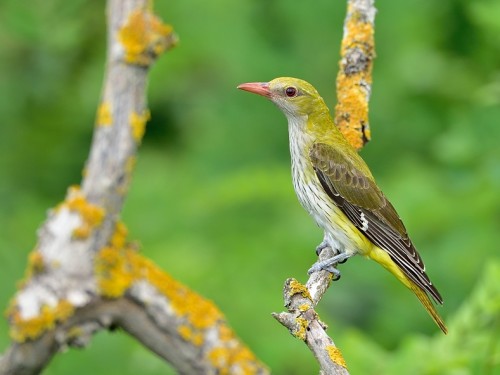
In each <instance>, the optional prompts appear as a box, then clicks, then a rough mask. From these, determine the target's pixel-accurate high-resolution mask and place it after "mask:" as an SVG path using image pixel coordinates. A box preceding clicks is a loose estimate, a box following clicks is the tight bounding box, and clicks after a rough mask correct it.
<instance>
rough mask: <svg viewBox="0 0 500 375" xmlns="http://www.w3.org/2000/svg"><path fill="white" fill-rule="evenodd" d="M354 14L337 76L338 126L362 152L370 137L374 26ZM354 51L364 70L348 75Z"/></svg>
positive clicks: (353, 12) (347, 23) (347, 24)
mask: <svg viewBox="0 0 500 375" xmlns="http://www.w3.org/2000/svg"><path fill="white" fill-rule="evenodd" d="M348 13H349V14H350V15H351V16H350V17H349V19H348V20H347V22H346V27H345V30H346V32H345V34H344V38H343V40H342V47H341V54H342V59H341V63H340V71H339V74H338V76H337V98H338V104H337V106H336V107H335V123H336V125H337V126H338V127H339V129H340V130H341V131H342V133H343V134H344V136H345V137H346V139H347V140H348V141H349V142H350V143H351V145H352V146H353V147H355V148H356V149H358V150H359V149H361V148H362V147H363V146H364V144H365V143H366V142H368V141H369V140H370V138H371V132H370V128H369V122H368V100H369V90H367V89H366V87H365V86H366V85H367V84H368V85H370V84H371V82H372V65H373V64H372V61H373V57H374V52H373V51H374V37H373V35H374V30H373V25H372V24H371V23H369V22H365V20H364V19H363V17H361V16H360V15H359V14H358V13H356V12H355V11H354V10H353V9H352V8H349V10H348ZM354 48H357V49H358V50H361V52H362V53H363V54H364V55H365V59H366V61H364V65H361V67H362V69H361V70H359V71H354V72H346V71H345V69H344V68H345V67H344V66H343V64H344V63H346V61H347V59H346V55H347V54H348V53H349V52H350V51H352V50H353V49H354Z"/></svg>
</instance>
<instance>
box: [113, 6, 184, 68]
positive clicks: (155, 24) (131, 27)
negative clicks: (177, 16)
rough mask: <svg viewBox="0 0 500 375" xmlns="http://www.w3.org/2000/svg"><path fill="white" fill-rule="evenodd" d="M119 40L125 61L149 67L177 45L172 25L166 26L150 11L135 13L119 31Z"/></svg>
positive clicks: (140, 10)
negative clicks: (155, 59)
mask: <svg viewBox="0 0 500 375" xmlns="http://www.w3.org/2000/svg"><path fill="white" fill-rule="evenodd" d="M118 40H119V41H120V43H121V44H122V46H123V48H124V50H125V56H124V58H125V61H126V62H128V63H130V64H135V65H140V66H148V65H150V64H151V63H152V61H153V60H154V58H156V57H157V56H159V55H160V54H161V53H163V52H164V51H166V50H167V49H168V48H171V47H173V46H174V45H175V43H176V40H177V38H176V36H175V34H174V32H173V28H172V26H170V25H166V24H164V23H163V22H162V21H161V20H160V19H159V18H158V17H156V16H155V15H154V14H153V13H151V12H150V11H149V10H142V9H137V10H135V11H133V12H132V13H131V14H130V16H129V18H128V20H127V23H126V24H125V25H124V26H123V27H122V28H121V29H120V30H119V32H118Z"/></svg>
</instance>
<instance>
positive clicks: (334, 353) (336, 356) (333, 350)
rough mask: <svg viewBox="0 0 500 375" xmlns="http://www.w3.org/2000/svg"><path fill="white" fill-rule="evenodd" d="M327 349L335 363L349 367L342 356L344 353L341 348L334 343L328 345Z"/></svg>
mask: <svg viewBox="0 0 500 375" xmlns="http://www.w3.org/2000/svg"><path fill="white" fill-rule="evenodd" d="M326 351H327V352H328V356H329V357H330V359H331V360H332V362H333V363H336V364H337V365H339V366H342V367H344V368H347V363H346V362H345V359H344V357H343V356H342V353H341V352H340V349H339V348H337V347H336V346H334V345H328V346H327V347H326Z"/></svg>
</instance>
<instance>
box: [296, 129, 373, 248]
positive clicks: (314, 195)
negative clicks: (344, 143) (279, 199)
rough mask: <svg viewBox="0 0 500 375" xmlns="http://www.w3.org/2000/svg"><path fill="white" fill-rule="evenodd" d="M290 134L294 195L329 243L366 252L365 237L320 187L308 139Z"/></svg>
mask: <svg viewBox="0 0 500 375" xmlns="http://www.w3.org/2000/svg"><path fill="white" fill-rule="evenodd" d="M292 135H293V133H291V134H290V155H291V162H292V181H293V187H294V190H295V193H296V194H297V198H298V200H299V202H300V204H301V205H302V207H304V209H305V210H306V211H307V212H308V213H309V215H311V216H312V218H313V219H314V221H315V222H316V224H317V225H318V226H319V227H320V228H322V229H323V230H324V231H325V233H327V238H329V242H330V246H331V247H333V248H336V249H339V250H340V251H346V252H348V253H351V254H354V253H362V254H365V255H366V253H368V252H369V251H370V250H371V243H370V242H369V240H368V239H367V238H366V237H365V236H364V235H363V234H362V233H361V232H360V231H359V230H357V229H356V227H355V226H354V224H352V223H351V221H350V220H349V219H348V218H347V216H345V214H344V213H343V212H342V211H341V210H340V208H339V207H337V206H336V205H335V203H334V201H333V200H332V199H331V198H330V197H329V196H328V194H327V193H326V192H325V190H324V189H323V186H322V185H321V183H320V181H319V179H318V177H317V176H316V172H315V171H314V168H313V164H312V162H311V160H310V157H309V150H310V147H311V146H312V144H313V143H312V142H310V144H309V142H308V140H307V139H304V138H302V139H301V138H300V137H295V138H293V137H292Z"/></svg>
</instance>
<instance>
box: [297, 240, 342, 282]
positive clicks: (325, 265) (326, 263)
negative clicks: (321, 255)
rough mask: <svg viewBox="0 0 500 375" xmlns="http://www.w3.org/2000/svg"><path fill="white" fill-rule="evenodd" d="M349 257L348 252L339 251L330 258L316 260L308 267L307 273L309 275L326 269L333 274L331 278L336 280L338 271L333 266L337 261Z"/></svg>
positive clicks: (338, 277)
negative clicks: (339, 252)
mask: <svg viewBox="0 0 500 375" xmlns="http://www.w3.org/2000/svg"><path fill="white" fill-rule="evenodd" d="M320 246H321V245H320ZM349 257H350V255H349V254H346V253H341V254H338V255H335V256H333V257H331V258H330V259H326V260H323V261H320V262H316V263H314V264H313V265H312V267H311V268H309V270H308V271H307V273H308V274H309V275H310V274H312V273H314V272H318V271H327V272H330V273H331V274H333V280H334V281H337V280H338V279H340V271H339V270H338V269H337V268H335V265H336V264H339V263H344V262H345V261H346V260H347V259H349Z"/></svg>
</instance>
